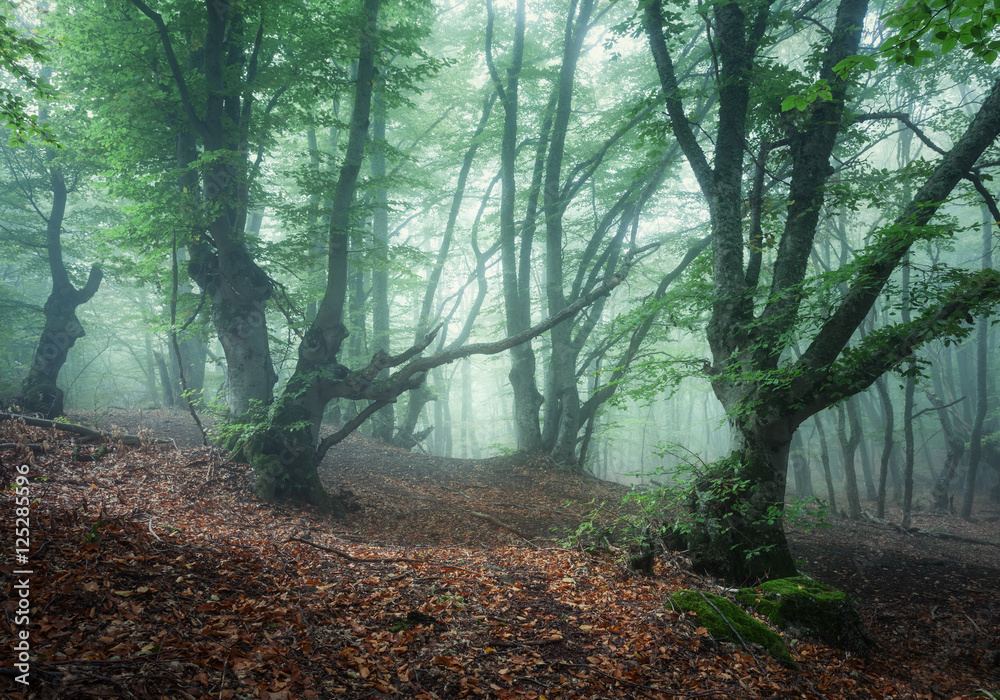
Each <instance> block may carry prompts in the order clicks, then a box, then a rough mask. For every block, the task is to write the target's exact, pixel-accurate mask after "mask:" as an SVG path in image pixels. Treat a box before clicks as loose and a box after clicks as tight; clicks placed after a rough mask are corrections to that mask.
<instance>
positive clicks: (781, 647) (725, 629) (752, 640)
mask: <svg viewBox="0 0 1000 700" xmlns="http://www.w3.org/2000/svg"><path fill="white" fill-rule="evenodd" d="M667 607H668V608H672V609H674V610H680V611H683V612H693V613H694V614H695V615H697V616H698V622H699V623H700V624H701V625H703V626H704V627H705V629H707V630H708V632H709V634H711V635H712V637H714V638H715V639H720V640H723V641H727V642H731V643H732V644H736V645H737V646H740V647H744V648H746V646H747V645H757V646H760V647H763V648H764V649H765V650H767V652H768V653H769V654H771V656H773V657H774V658H776V659H778V660H779V661H781V662H782V663H783V664H785V665H786V666H790V667H793V668H795V667H796V664H795V661H794V660H792V657H791V656H789V654H788V648H787V647H786V646H785V642H784V640H783V639H782V638H781V635H779V634H778V633H777V632H775V631H774V630H772V629H771V628H770V627H768V626H767V625H765V624H764V623H763V622H761V621H760V620H758V619H756V618H754V617H752V616H750V615H748V614H747V613H746V611H744V610H743V609H741V608H740V607H739V606H738V605H736V604H735V603H734V602H733V601H731V600H729V599H728V598H723V597H722V596H717V595H714V594H712V593H701V592H698V591H677V592H676V593H674V594H673V595H671V596H670V597H669V598H667Z"/></svg>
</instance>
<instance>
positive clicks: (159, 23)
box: [131, 0, 209, 139]
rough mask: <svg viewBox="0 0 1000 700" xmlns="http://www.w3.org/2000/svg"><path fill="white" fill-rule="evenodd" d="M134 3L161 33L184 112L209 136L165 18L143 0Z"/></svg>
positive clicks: (204, 135)
mask: <svg viewBox="0 0 1000 700" xmlns="http://www.w3.org/2000/svg"><path fill="white" fill-rule="evenodd" d="M131 2H132V4H133V5H135V7H136V8H137V9H138V10H139V11H140V12H141V13H142V14H144V15H146V16H147V17H149V18H150V19H151V20H153V24H155V25H156V31H157V32H158V33H159V35H160V43H161V44H162V45H163V51H164V53H166V55H167V64H168V65H169V66H170V72H171V73H172V74H173V76H174V82H175V83H177V91H178V92H179V93H180V95H181V106H183V107H184V113H185V114H186V115H187V118H188V120H189V121H190V122H191V125H192V126H193V127H194V128H195V129H197V131H198V133H199V134H200V135H201V137H202V138H203V139H205V138H207V137H208V135H209V134H208V128H207V126H206V125H205V122H204V121H202V119H201V117H199V116H198V113H197V112H195V110H194V103H192V101H191V93H190V92H189V91H188V86H187V82H186V81H185V80H184V74H183V73H182V72H181V66H180V64H179V63H178V62H177V56H175V55H174V47H173V44H171V42H170V34H169V33H168V32H167V25H166V24H164V22H163V18H162V17H161V16H160V14H159V13H158V12H156V11H154V10H153V9H152V8H150V7H149V5H147V4H146V3H144V2H143V1H142V0H131Z"/></svg>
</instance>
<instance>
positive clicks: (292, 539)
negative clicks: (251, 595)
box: [287, 537, 482, 576]
mask: <svg viewBox="0 0 1000 700" xmlns="http://www.w3.org/2000/svg"><path fill="white" fill-rule="evenodd" d="M287 541H288V542H301V543H302V544H307V545H309V546H310V547H315V548H316V549H321V550H323V551H324V552H330V553H331V554H336V555H337V556H338V557H343V558H344V559H347V560H348V561H356V562H358V563H360V564H382V563H389V564H392V563H395V562H406V563H407V564H425V565H427V566H434V567H437V568H439V569H454V570H455V571H464V572H465V573H467V574H472V575H473V576H480V575H481V574H482V572H479V571H472V570H471V569H463V568H462V567H461V566H452V565H451V564H438V563H436V562H433V561H422V560H420V559H408V558H407V557H391V558H375V559H359V558H358V557H355V556H353V555H351V554H348V553H347V552H345V551H343V550H340V549H337V548H336V547H327V546H325V545H322V544H316V543H315V542H310V541H309V540H304V539H302V538H300V537H289V538H288V540H287Z"/></svg>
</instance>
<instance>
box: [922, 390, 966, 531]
mask: <svg viewBox="0 0 1000 700" xmlns="http://www.w3.org/2000/svg"><path fill="white" fill-rule="evenodd" d="M935 384H940V382H935ZM927 399H928V400H929V401H930V402H931V405H932V406H934V408H936V409H937V414H938V418H939V419H940V420H941V431H942V432H943V433H944V442H945V445H947V447H948V452H947V454H946V455H945V460H944V467H943V468H942V469H941V473H940V475H939V476H938V478H937V479H936V480H935V481H934V487H933V488H932V489H931V509H932V510H935V511H938V512H940V513H947V512H948V511H949V509H950V508H951V502H950V501H951V499H950V495H951V494H950V491H951V481H952V479H953V478H954V477H955V473H956V472H957V471H958V465H959V462H961V461H962V455H963V454H964V453H965V440H963V439H962V437H961V436H960V435H959V434H958V431H957V430H956V429H955V426H954V424H953V423H952V421H951V418H950V417H949V416H948V409H947V408H946V407H945V405H944V402H943V401H942V400H941V397H940V396H938V395H937V394H934V393H932V392H930V391H928V392H927Z"/></svg>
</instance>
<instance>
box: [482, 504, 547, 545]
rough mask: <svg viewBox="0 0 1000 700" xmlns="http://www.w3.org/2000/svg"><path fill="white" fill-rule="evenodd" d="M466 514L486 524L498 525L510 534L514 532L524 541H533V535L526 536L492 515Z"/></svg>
mask: <svg viewBox="0 0 1000 700" xmlns="http://www.w3.org/2000/svg"><path fill="white" fill-rule="evenodd" d="M466 512H467V513H468V514H469V515H471V516H473V517H474V518H479V519H480V520H485V521H486V522H488V523H492V524H493V525H496V526H497V527H499V528H503V529H504V530H507V531H508V532H513V533H514V534H515V535H517V536H518V537H520V538H521V539H522V540H525V541H527V542H530V541H531V539H532V538H531V535H526V534H524V533H523V532H521V531H520V530H518V529H517V528H515V527H511V526H510V525H508V524H507V523H505V522H502V521H500V520H497V519H496V518H494V517H493V516H492V515H487V514H486V513H477V512H476V511H474V510H470V511H466Z"/></svg>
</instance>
